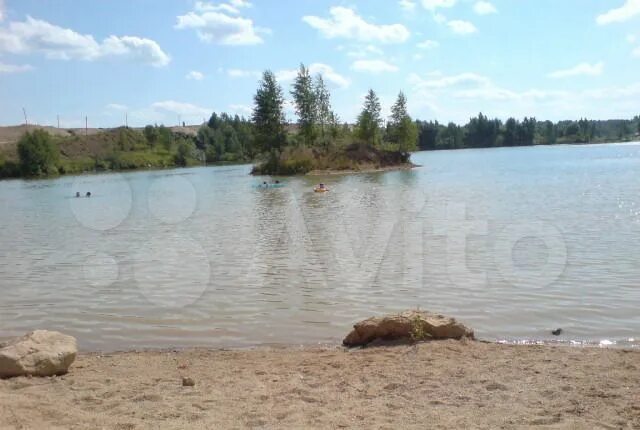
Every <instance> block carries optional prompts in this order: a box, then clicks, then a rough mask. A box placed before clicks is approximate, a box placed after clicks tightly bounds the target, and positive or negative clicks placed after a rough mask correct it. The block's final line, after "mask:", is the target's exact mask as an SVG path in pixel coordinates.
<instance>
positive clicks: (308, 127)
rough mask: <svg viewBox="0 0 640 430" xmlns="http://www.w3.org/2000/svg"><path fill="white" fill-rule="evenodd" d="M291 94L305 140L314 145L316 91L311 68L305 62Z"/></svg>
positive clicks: (306, 142)
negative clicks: (310, 72) (310, 71)
mask: <svg viewBox="0 0 640 430" xmlns="http://www.w3.org/2000/svg"><path fill="white" fill-rule="evenodd" d="M291 95H292V96H293V102H294V104H295V107H296V114H297V115H298V124H299V125H300V134H301V135H302V138H303V141H304V143H305V144H307V145H313V143H314V142H315V140H316V117H317V113H316V108H317V105H316V93H315V91H314V88H313V81H312V78H311V75H310V74H309V69H308V68H306V67H305V66H304V64H300V69H299V70H298V76H296V79H295V81H294V82H293V89H292V90H291Z"/></svg>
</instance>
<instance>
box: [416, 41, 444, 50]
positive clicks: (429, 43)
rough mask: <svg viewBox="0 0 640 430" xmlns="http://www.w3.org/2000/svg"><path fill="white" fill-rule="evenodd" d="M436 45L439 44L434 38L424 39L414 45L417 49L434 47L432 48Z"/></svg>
mask: <svg viewBox="0 0 640 430" xmlns="http://www.w3.org/2000/svg"><path fill="white" fill-rule="evenodd" d="M438 46H440V44H439V43H438V42H436V41H435V40H425V41H423V42H420V43H418V44H417V45H416V47H417V48H419V49H434V48H437V47H438Z"/></svg>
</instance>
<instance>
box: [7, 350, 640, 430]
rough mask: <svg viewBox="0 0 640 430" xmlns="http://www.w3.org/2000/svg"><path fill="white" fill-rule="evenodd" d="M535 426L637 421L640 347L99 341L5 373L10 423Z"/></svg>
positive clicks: (622, 425) (638, 424) (614, 425)
mask: <svg viewBox="0 0 640 430" xmlns="http://www.w3.org/2000/svg"><path fill="white" fill-rule="evenodd" d="M182 377H190V378H192V379H193V380H194V381H195V386H194V387H183V386H182ZM534 427H543V428H554V429H560V428H561V429H594V428H602V429H627V428H640V351H629V350H620V349H600V348H572V347H559V346H507V345H498V344H489V343H481V342H471V341H462V342H458V341H443V342H433V343H425V344H420V345H415V346H396V347H376V348H368V349H363V350H350V351H348V350H345V349H343V348H341V347H322V348H321V347H316V348H284V349H255V350H240V351H228V350H216V351H208V350H188V351H180V352H175V351H172V352H167V351H164V352H162V351H151V352H123V353H112V354H95V353H94V354H82V355H80V356H79V357H78V359H77V360H76V362H75V363H74V365H73V366H72V368H71V370H70V373H69V374H67V375H64V376H59V377H53V378H31V379H29V378H24V377H20V378H14V379H9V380H0V428H3V429H4V428H18V429H25V428H33V429H45V428H47V429H50V428H65V429H67V428H107V429H186V428H195V429H205V428H297V429H298V428H363V429H369V428H386V429H397V428H416V429H418V428H420V429H424V428H442V429H451V428H485V429H494V428H508V429H510V428H534Z"/></svg>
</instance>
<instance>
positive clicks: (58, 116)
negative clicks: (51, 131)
mask: <svg viewBox="0 0 640 430" xmlns="http://www.w3.org/2000/svg"><path fill="white" fill-rule="evenodd" d="M56 117H57V118H58V128H60V115H56Z"/></svg>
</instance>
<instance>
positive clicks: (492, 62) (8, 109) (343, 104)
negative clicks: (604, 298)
mask: <svg viewBox="0 0 640 430" xmlns="http://www.w3.org/2000/svg"><path fill="white" fill-rule="evenodd" d="M300 62H304V63H305V64H306V65H308V66H311V70H312V72H314V73H322V74H323V75H324V77H325V80H326V81H328V82H329V85H330V87H331V90H332V103H333V106H334V109H335V111H336V112H337V113H338V114H339V116H340V117H341V119H342V120H345V121H353V120H354V119H355V117H356V115H357V113H358V111H359V109H360V106H361V102H362V97H363V95H364V93H365V92H366V91H367V89H368V88H373V89H374V90H376V91H377V93H378V95H379V96H380V98H381V101H382V103H383V107H384V111H385V112H388V108H389V105H390V104H391V103H392V102H393V100H394V98H395V96H396V95H397V93H398V91H399V90H403V91H404V92H405V93H406V94H407V96H408V99H409V107H410V113H411V114H412V115H413V116H414V117H417V118H420V119H437V120H438V121H440V122H448V121H455V122H466V121H467V120H468V118H469V117H470V116H473V115H475V114H477V113H478V112H480V111H482V112H484V113H485V114H487V115H489V116H491V117H493V116H496V117H499V118H503V119H504V118H507V117H508V116H516V117H522V116H525V115H526V116H536V117H537V118H538V119H552V120H558V119H575V118H580V117H583V116H586V117H589V118H601V119H606V118H627V117H632V116H634V115H638V114H640V0H606V1H605V0H518V1H516V0H490V1H477V0H400V1H393V0H385V1H382V0H373V1H361V2H356V1H351V2H344V1H340V0H330V1H325V0H296V1H293V0H291V1H288V0H282V1H275V0H274V1H267V0H253V1H250V0H226V1H218V2H209V1H195V0H174V1H169V0H110V1H97V0H85V1H79V0H55V1H54V0H52V1H42V0H0V124H2V125H9V124H18V123H21V122H23V119H22V118H23V117H22V108H23V107H24V108H26V110H27V113H28V116H29V120H30V122H34V123H39V124H51V125H55V123H56V117H57V115H59V116H60V122H61V126H63V127H77V126H81V125H84V116H85V115H87V116H88V117H89V124H90V126H97V127H108V126H117V125H121V124H123V122H124V117H125V113H126V114H127V116H128V118H129V124H130V125H144V124H147V123H158V124H160V123H164V124H168V125H173V124H176V123H177V122H178V118H180V119H181V120H183V121H185V122H187V123H190V124H196V123H199V122H201V121H202V119H203V118H205V117H208V116H209V115H210V112H211V111H213V110H215V111H226V112H230V113H239V114H244V115H248V114H249V113H250V109H251V105H252V97H253V94H254V92H255V88H256V83H257V80H258V77H259V73H260V72H261V71H262V70H264V69H267V68H269V69H271V70H273V71H274V72H276V74H277V76H278V77H279V80H280V83H281V84H282V86H283V88H284V89H285V91H286V93H287V97H288V98H290V97H289V96H288V92H289V89H290V82H291V78H292V77H293V76H294V75H295V69H296V68H297V66H298V65H299V63H300ZM287 112H288V117H289V118H290V119H291V120H294V116H293V113H292V110H291V108H290V107H288V108H287Z"/></svg>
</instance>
